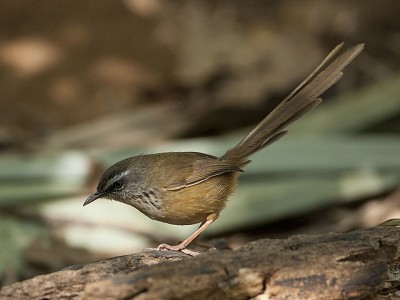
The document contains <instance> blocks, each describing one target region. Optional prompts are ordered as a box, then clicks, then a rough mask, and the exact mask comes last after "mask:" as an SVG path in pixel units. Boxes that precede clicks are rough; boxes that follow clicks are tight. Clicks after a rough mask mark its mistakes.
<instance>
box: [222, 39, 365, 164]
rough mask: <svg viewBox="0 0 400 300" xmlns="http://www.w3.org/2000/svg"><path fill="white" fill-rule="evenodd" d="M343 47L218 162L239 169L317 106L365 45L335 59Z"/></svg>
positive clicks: (340, 45) (336, 49)
mask: <svg viewBox="0 0 400 300" xmlns="http://www.w3.org/2000/svg"><path fill="white" fill-rule="evenodd" d="M342 46H343V43H341V44H339V45H338V46H336V47H335V48H334V49H333V50H332V51H331V52H330V53H329V54H328V56H327V57H326V58H325V59H324V60H323V61H322V63H321V64H320V65H319V66H318V67H317V68H316V69H315V70H314V71H313V72H312V73H311V74H310V75H309V76H308V77H307V78H306V79H305V80H304V81H303V82H302V83H300V84H299V86H297V87H296V88H295V89H294V90H293V91H292V92H291V93H290V94H289V96H287V97H286V98H285V99H284V100H283V101H282V102H281V103H280V104H279V105H278V106H277V107H276V108H275V109H274V110H273V111H272V112H271V113H270V114H268V115H267V116H266V117H265V118H264V119H263V120H262V121H261V122H260V123H259V124H258V125H257V126H256V128H254V129H253V130H252V131H251V132H250V133H249V134H248V135H247V136H245V137H244V138H243V139H242V140H241V141H240V142H239V143H238V144H237V145H236V146H235V147H233V148H232V149H229V150H228V151H227V152H226V153H225V154H224V155H223V156H222V157H221V158H220V160H229V161H230V162H231V163H232V164H234V165H237V166H239V167H241V166H244V165H246V164H247V163H248V160H247V157H248V156H250V155H251V154H253V153H254V152H257V151H258V150H260V149H262V148H264V147H266V146H268V145H270V144H272V143H273V142H275V141H277V140H278V139H280V138H281V137H282V136H284V135H285V134H286V133H287V132H286V131H284V129H285V127H286V126H288V125H289V124H291V123H292V122H294V121H295V120H297V119H298V118H300V117H301V116H303V115H304V114H306V113H307V112H309V111H310V110H312V109H313V108H314V107H316V106H317V105H318V104H320V103H321V101H322V100H321V99H320V98H319V96H320V95H321V94H322V93H324V92H325V91H326V90H327V89H329V88H330V87H331V86H332V85H334V84H335V83H336V82H337V81H338V80H339V79H340V78H341V77H342V75H343V73H342V70H343V69H344V68H345V67H346V66H347V65H348V64H349V63H350V62H351V61H352V60H353V59H354V58H355V57H356V56H357V55H358V54H360V52H361V51H362V50H363V48H364V44H358V45H356V46H354V47H352V48H349V49H348V50H346V51H345V52H343V53H342V54H341V55H339V56H338V53H339V50H340V49H341V48H342ZM335 56H337V57H336V58H335Z"/></svg>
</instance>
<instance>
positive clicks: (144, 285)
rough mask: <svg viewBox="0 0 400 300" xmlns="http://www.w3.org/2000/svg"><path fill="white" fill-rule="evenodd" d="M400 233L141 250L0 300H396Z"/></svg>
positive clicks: (40, 281)
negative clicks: (192, 252) (186, 250)
mask: <svg viewBox="0 0 400 300" xmlns="http://www.w3.org/2000/svg"><path fill="white" fill-rule="evenodd" d="M399 246H400V230H399V229H398V228H396V227H374V228H369V229H363V230H357V231H353V232H349V233H327V234H320V235H312V236H310V235H298V236H293V237H290V238H288V239H284V240H277V239H263V240H258V241H255V242H252V243H249V244H248V245H246V246H244V247H242V248H239V249H237V250H234V251H231V250H224V251H218V250H216V251H208V252H206V253H202V254H201V255H198V256H196V257H188V256H186V255H184V254H182V253H176V252H170V251H163V252H160V251H149V250H147V251H144V252H141V253H134V254H132V255H126V256H121V257H115V258H110V259H107V260H103V261H99V262H94V263H90V264H86V265H80V266H72V267H69V268H67V269H64V270H61V271H59V272H55V273H52V274H47V275H41V276H37V277H34V278H32V279H29V280H25V281H22V282H18V283H15V284H13V285H10V286H6V287H3V288H2V290H1V291H0V297H1V299H82V298H83V299H396V297H399V299H400V293H399V292H398V290H399V287H400V250H399Z"/></svg>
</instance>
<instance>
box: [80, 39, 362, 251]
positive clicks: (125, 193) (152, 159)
mask: <svg viewBox="0 0 400 300" xmlns="http://www.w3.org/2000/svg"><path fill="white" fill-rule="evenodd" d="M342 47H343V43H341V44H339V45H337V46H336V47H335V48H334V49H333V50H332V51H331V52H330V53H329V54H328V55H327V56H326V58H325V59H324V60H323V61H322V62H321V63H320V64H319V65H318V66H317V68H315V70H314V71H312V73H311V74H310V75H309V76H308V77H307V78H306V79H305V80H303V81H302V82H301V83H300V84H299V85H298V86H297V87H296V88H295V89H294V90H293V91H292V92H291V93H290V94H289V95H288V96H287V97H286V98H284V99H283V100H282V101H281V102H280V104H278V105H277V106H276V107H275V108H274V109H273V110H272V111H271V112H270V113H269V114H267V116H266V117H265V118H264V119H262V120H261V122H260V123H259V124H258V125H257V126H256V127H255V128H254V129H253V130H251V131H250V132H249V133H248V134H247V135H246V136H245V137H244V138H243V139H242V140H241V141H240V142H239V143H238V144H237V145H235V146H234V147H232V148H230V149H229V150H227V151H226V152H225V153H224V154H223V155H222V156H220V157H217V156H213V155H209V154H205V153H200V152H164V153H154V154H142V155H138V156H133V157H129V158H126V159H123V160H121V161H119V162H116V163H115V164H113V165H112V166H110V167H109V168H108V169H107V170H106V171H105V172H104V173H103V174H102V175H101V177H100V179H99V182H98V185H97V188H96V191H95V192H94V193H92V194H91V195H90V196H89V197H88V198H87V199H86V200H85V201H84V203H83V206H86V205H88V204H89V203H92V202H93V201H95V200H97V199H100V198H106V199H110V200H115V201H119V202H122V203H125V204H128V205H130V206H133V207H134V208H136V209H138V210H139V211H140V212H142V213H143V214H145V215H146V216H148V217H149V218H151V219H153V220H157V221H161V222H165V223H169V224H175V225H189V224H198V223H200V226H199V227H198V229H197V230H196V231H195V232H194V233H193V234H191V235H190V236H189V237H188V238H186V239H185V240H183V241H181V242H180V243H178V244H177V245H168V244H161V245H159V246H158V248H157V249H158V250H173V251H182V252H183V253H186V254H188V255H197V254H198V252H196V251H193V250H190V249H189V248H187V247H188V245H189V244H190V243H191V242H192V241H193V240H194V239H196V238H197V237H198V236H199V235H200V234H201V233H202V232H203V231H204V230H205V229H206V228H207V227H208V226H209V225H210V224H212V223H213V222H214V221H215V220H216V219H217V218H218V216H219V214H220V212H221V210H222V209H223V208H224V206H225V204H226V202H227V200H228V198H229V196H230V195H231V194H232V193H233V192H234V190H235V188H236V186H237V183H238V177H239V174H240V173H241V172H243V169H244V167H245V166H246V165H247V164H248V163H249V162H250V160H249V156H251V155H252V154H253V153H255V152H257V151H259V150H261V149H264V148H265V147H267V146H269V145H271V144H273V143H275V142H276V141H278V140H279V139H280V138H282V137H283V136H285V135H286V133H287V130H285V129H286V127H287V126H288V125H289V124H291V123H292V122H294V121H296V120H297V119H299V118H300V117H302V116H303V115H305V114H306V113H308V112H309V111H311V110H312V109H314V108H315V107H316V106H317V105H319V104H320V103H321V101H322V100H321V98H320V96H321V94H323V93H324V92H325V91H326V90H327V89H329V88H330V87H331V86H332V85H334V84H335V83H336V82H337V81H338V80H339V79H340V78H341V77H342V75H343V69H344V68H345V67H346V66H347V65H348V64H349V63H350V62H352V61H353V59H354V58H355V57H357V56H358V55H359V54H360V52H361V51H362V50H363V48H364V44H357V45H355V46H353V47H350V48H349V49H347V50H345V51H341V49H342Z"/></svg>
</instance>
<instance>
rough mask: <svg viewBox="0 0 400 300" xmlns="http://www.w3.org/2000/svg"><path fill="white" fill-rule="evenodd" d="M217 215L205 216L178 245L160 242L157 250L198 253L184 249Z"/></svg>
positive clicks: (193, 254)
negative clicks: (196, 227)
mask: <svg viewBox="0 0 400 300" xmlns="http://www.w3.org/2000/svg"><path fill="white" fill-rule="evenodd" d="M217 217H218V215H217V214H212V215H209V216H208V217H207V220H206V221H205V222H203V223H201V225H200V227H199V228H198V229H197V230H196V231H195V232H194V233H193V234H192V235H191V236H189V237H188V238H187V239H185V240H184V241H182V242H180V243H179V244H178V245H175V246H171V245H168V244H161V245H159V246H158V247H157V249H158V250H173V251H182V252H183V253H186V254H189V255H192V256H195V255H197V254H198V252H195V251H192V250H189V249H186V247H187V246H188V245H189V244H190V243H191V242H193V240H194V239H195V238H197V237H198V236H199V235H200V233H202V232H203V231H204V230H205V229H206V228H207V227H208V226H210V224H211V223H212V222H214V221H215V220H216V219H217Z"/></svg>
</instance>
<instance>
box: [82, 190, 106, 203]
mask: <svg viewBox="0 0 400 300" xmlns="http://www.w3.org/2000/svg"><path fill="white" fill-rule="evenodd" d="M103 196H104V193H101V192H99V191H96V192H95V193H93V194H91V195H90V196H89V197H87V199H86V200H85V202H83V206H85V205H88V204H90V203H92V202H93V201H94V200H97V199H99V198H101V197H103Z"/></svg>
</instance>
